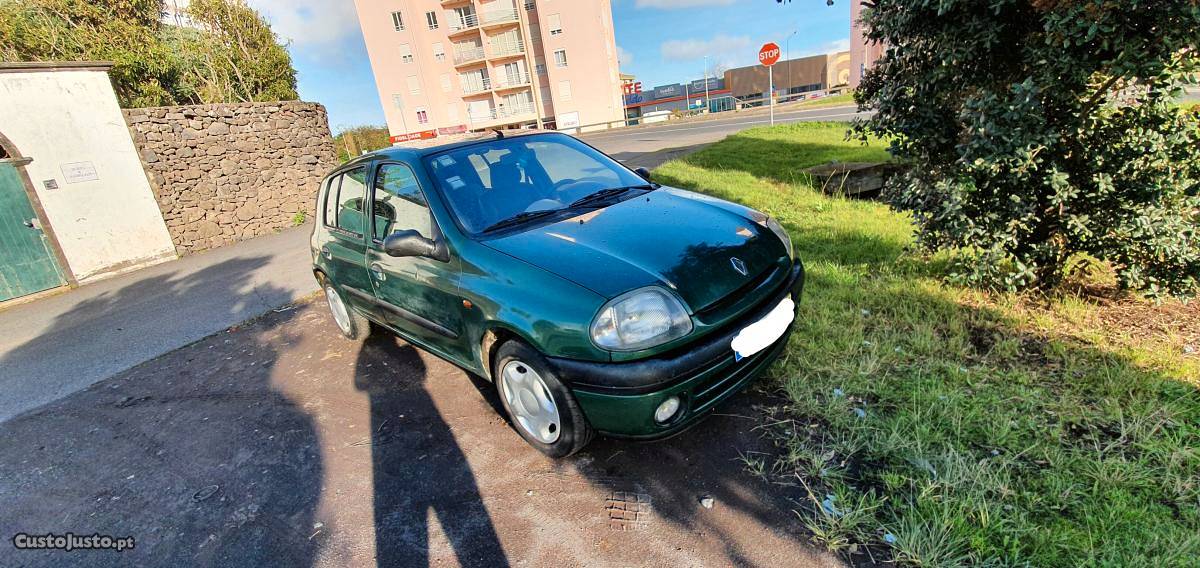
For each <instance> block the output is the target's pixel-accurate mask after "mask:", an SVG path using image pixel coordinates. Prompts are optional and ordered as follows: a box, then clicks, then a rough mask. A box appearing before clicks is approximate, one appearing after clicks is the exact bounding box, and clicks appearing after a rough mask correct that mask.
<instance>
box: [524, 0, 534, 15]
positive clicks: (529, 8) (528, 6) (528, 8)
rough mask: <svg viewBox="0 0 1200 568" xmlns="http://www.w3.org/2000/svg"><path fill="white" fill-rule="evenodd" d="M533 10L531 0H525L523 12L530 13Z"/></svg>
mask: <svg viewBox="0 0 1200 568" xmlns="http://www.w3.org/2000/svg"><path fill="white" fill-rule="evenodd" d="M534 8H535V6H534V4H533V0H525V11H526V12H531V11H533V9H534Z"/></svg>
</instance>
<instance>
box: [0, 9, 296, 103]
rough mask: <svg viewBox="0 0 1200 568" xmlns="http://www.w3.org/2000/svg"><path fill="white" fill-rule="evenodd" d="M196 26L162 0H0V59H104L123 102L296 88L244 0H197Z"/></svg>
mask: <svg viewBox="0 0 1200 568" xmlns="http://www.w3.org/2000/svg"><path fill="white" fill-rule="evenodd" d="M191 4H192V5H191V8H190V9H191V11H192V12H194V13H193V14H192V20H193V23H194V27H182V28H181V27H176V26H173V25H167V24H164V23H162V15H163V2H162V0H0V59H2V60H4V61H80V60H93V61H96V60H105V61H112V62H113V68H112V72H111V76H112V80H113V86H114V88H115V90H116V92H117V98H118V100H119V101H120V102H121V105H122V106H125V107H138V106H155V105H171V104H188V103H215V102H240V101H260V100H287V99H295V98H297V94H296V72H295V70H294V69H293V68H292V62H291V58H290V57H289V56H288V54H287V50H286V49H285V48H284V46H283V45H281V44H280V43H279V41H278V40H277V38H276V37H275V35H274V34H273V33H272V32H271V29H270V27H269V26H268V25H267V22H266V21H265V20H263V19H262V17H261V16H259V15H258V14H257V13H256V12H254V11H253V10H252V9H250V8H249V7H247V6H246V4H245V3H244V2H243V0H196V1H193V2H192V3H191Z"/></svg>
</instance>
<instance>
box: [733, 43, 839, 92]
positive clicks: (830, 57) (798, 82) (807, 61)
mask: <svg viewBox="0 0 1200 568" xmlns="http://www.w3.org/2000/svg"><path fill="white" fill-rule="evenodd" d="M774 75H775V76H774V79H775V94H776V96H777V97H785V96H788V95H798V94H802V93H809V92H814V91H829V90H830V89H834V88H837V87H841V86H845V85H847V84H848V83H849V81H850V75H851V73H850V54H849V53H848V52H845V51H842V52H838V53H829V54H825V55H813V56H811V57H801V58H798V59H788V60H786V61H780V62H778V63H776V64H775V65H774ZM725 85H726V86H727V87H728V88H729V91H730V94H732V95H733V96H734V97H736V98H737V99H739V100H743V101H745V100H754V99H760V98H765V97H766V96H767V94H768V92H769V91H770V90H771V87H770V78H769V77H768V72H767V68H766V67H763V66H762V65H751V66H749V67H739V68H737V69H730V70H728V71H726V72H725Z"/></svg>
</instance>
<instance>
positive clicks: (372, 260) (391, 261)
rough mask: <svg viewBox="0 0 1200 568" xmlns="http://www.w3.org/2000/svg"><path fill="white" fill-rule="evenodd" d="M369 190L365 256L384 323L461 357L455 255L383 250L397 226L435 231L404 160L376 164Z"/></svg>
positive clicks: (430, 233) (432, 234) (432, 236)
mask: <svg viewBox="0 0 1200 568" xmlns="http://www.w3.org/2000/svg"><path fill="white" fill-rule="evenodd" d="M373 194H374V202H373V204H372V210H373V215H372V223H371V230H372V237H373V238H372V239H371V245H370V247H369V250H368V251H367V262H368V267H369V269H370V276H371V281H372V282H373V284H374V286H375V294H376V297H377V298H378V300H379V303H380V306H381V307H382V308H383V311H384V312H385V314H386V316H385V317H387V319H388V323H389V324H391V325H392V326H393V327H396V328H397V329H399V330H401V331H403V332H404V333H405V335H406V336H407V337H409V338H411V339H413V340H415V341H417V342H418V343H420V344H422V345H423V346H424V347H426V348H428V349H430V350H431V351H434V352H436V353H438V354H439V355H443V356H445V357H448V358H450V359H452V360H458V361H462V360H464V358H463V353H464V351H463V345H465V338H464V337H463V329H462V325H463V319H462V310H463V306H462V297H461V296H459V295H458V293H457V291H458V280H459V278H458V271H457V270H456V269H455V268H454V267H455V262H456V261H455V260H454V259H451V260H450V261H449V262H442V261H440V260H435V259H432V258H424V257H392V256H388V254H387V253H385V252H383V239H385V238H386V237H387V236H388V235H390V234H392V233H394V232H396V231H404V230H415V231H417V232H418V233H420V234H421V236H423V237H425V238H428V239H436V238H438V236H439V234H438V231H437V227H436V225H435V224H434V222H433V216H432V215H431V214H430V212H429V205H428V202H427V201H426V199H425V194H424V193H423V192H422V191H421V187H420V185H419V184H418V183H417V179H416V177H415V176H414V175H413V172H412V170H411V169H409V167H408V166H406V165H404V164H398V163H385V164H381V165H380V166H379V169H378V170H377V172H376V174H375V183H374V189H373Z"/></svg>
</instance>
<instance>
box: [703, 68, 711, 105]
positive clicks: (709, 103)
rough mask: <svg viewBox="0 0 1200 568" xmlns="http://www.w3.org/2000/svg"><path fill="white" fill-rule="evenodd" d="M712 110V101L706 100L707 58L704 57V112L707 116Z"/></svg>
mask: <svg viewBox="0 0 1200 568" xmlns="http://www.w3.org/2000/svg"><path fill="white" fill-rule="evenodd" d="M711 108H712V101H710V100H708V56H707V55H705V56H704V112H705V113H706V114H707V113H708V111H709V109H711Z"/></svg>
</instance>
